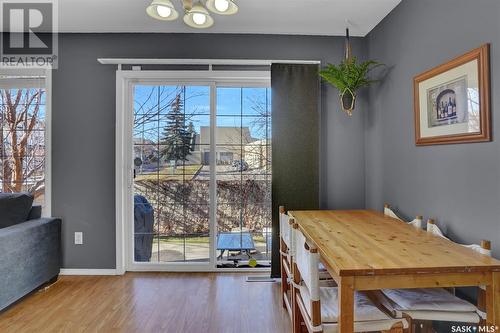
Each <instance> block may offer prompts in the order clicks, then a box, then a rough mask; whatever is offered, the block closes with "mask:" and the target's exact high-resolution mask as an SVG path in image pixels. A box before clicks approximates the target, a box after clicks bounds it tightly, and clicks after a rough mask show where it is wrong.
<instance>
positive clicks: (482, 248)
mask: <svg viewBox="0 0 500 333" xmlns="http://www.w3.org/2000/svg"><path fill="white" fill-rule="evenodd" d="M427 232H429V233H431V234H433V235H436V236H439V237H442V238H445V239H447V240H449V241H450V242H453V241H452V240H451V239H449V238H448V237H446V236H445V235H444V233H443V231H441V229H439V227H438V226H437V225H436V223H435V222H434V220H432V219H429V220H428V221H427ZM453 243H456V244H458V245H460V246H463V247H466V248H469V249H471V250H474V251H476V252H478V253H481V254H485V255H487V256H490V257H491V243H490V241H487V240H483V241H481V245H479V244H470V245H466V244H460V243H457V242H453Z"/></svg>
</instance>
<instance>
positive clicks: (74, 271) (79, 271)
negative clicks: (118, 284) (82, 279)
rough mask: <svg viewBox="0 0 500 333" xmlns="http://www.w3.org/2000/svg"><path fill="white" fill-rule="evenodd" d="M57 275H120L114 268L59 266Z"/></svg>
mask: <svg viewBox="0 0 500 333" xmlns="http://www.w3.org/2000/svg"><path fill="white" fill-rule="evenodd" d="M59 275H120V274H118V272H117V270H116V269H87V268H61V270H60V271H59Z"/></svg>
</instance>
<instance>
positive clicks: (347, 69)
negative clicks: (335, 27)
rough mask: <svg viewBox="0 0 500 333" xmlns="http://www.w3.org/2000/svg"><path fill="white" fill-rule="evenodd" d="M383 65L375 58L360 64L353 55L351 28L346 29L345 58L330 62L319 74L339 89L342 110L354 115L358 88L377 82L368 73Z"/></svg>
mask: <svg viewBox="0 0 500 333" xmlns="http://www.w3.org/2000/svg"><path fill="white" fill-rule="evenodd" d="M382 65H383V64H381V63H379V62H378V61H375V60H368V61H365V62H362V63H359V64H358V62H357V59H356V57H353V56H352V52H351V44H350V42H349V29H346V39H345V60H344V61H342V62H341V63H340V64H339V65H332V64H328V65H327V66H326V68H325V69H323V70H322V71H320V72H319V75H320V76H321V77H322V78H323V79H324V80H325V81H326V82H328V83H330V84H331V85H333V86H335V87H336V88H337V89H338V90H339V98H340V105H341V107H342V110H344V112H346V113H347V114H348V115H349V116H352V111H353V110H354V107H355V106H356V92H357V90H358V89H360V88H362V87H367V86H369V85H370V84H372V83H375V82H377V81H378V80H370V79H369V78H368V73H369V72H370V71H371V70H372V69H374V68H376V67H379V66H382Z"/></svg>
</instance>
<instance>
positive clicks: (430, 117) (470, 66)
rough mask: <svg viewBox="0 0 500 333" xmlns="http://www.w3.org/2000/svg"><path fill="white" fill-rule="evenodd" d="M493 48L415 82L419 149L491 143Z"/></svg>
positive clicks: (473, 53) (480, 50)
mask: <svg viewBox="0 0 500 333" xmlns="http://www.w3.org/2000/svg"><path fill="white" fill-rule="evenodd" d="M489 49H490V45H489V44H484V45H483V46H481V47H479V48H477V49H474V50H472V51H469V52H467V53H466V54H464V55H462V56H460V57H458V58H455V59H453V60H451V61H449V62H447V63H445V64H442V65H440V66H437V67H435V68H433V69H431V70H428V71H426V72H424V73H422V74H420V75H417V76H416V77H415V78H414V80H413V85H414V113H415V144H416V145H417V146H425V145H440V144H456V143H470V142H484V141H491V124H490V117H491V114H490V63H489Z"/></svg>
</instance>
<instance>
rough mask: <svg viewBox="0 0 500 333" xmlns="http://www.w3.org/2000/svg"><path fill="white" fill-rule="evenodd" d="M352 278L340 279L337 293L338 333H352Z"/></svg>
mask: <svg viewBox="0 0 500 333" xmlns="http://www.w3.org/2000/svg"><path fill="white" fill-rule="evenodd" d="M353 282H354V281H353V278H352V277H341V278H340V279H339V283H338V293H339V332H342V333H352V332H354V287H353V286H354V283H353Z"/></svg>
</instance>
